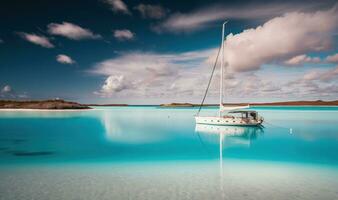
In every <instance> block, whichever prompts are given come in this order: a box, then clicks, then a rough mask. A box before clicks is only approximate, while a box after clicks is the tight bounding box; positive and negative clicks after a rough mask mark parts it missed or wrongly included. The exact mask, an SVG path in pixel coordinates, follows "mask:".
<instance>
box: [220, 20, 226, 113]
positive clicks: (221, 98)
mask: <svg viewBox="0 0 338 200" xmlns="http://www.w3.org/2000/svg"><path fill="white" fill-rule="evenodd" d="M226 23H227V21H225V22H224V23H223V27H222V47H221V78H220V87H219V116H220V117H221V115H222V106H223V65H224V28H225V24H226Z"/></svg>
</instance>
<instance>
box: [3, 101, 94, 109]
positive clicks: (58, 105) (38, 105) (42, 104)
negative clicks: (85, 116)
mask: <svg viewBox="0 0 338 200" xmlns="http://www.w3.org/2000/svg"><path fill="white" fill-rule="evenodd" d="M0 109H46V110H66V109H67V110H71V109H91V108H90V107H89V106H87V105H83V104H79V103H76V102H70V101H64V100H59V99H57V100H42V101H13V100H0Z"/></svg>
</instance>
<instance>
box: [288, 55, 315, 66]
mask: <svg viewBox="0 0 338 200" xmlns="http://www.w3.org/2000/svg"><path fill="white" fill-rule="evenodd" d="M319 62H320V58H319V57H310V56H307V55H305V54H302V55H298V56H295V57H292V58H290V59H289V60H286V61H285V62H284V63H285V64H286V65H302V64H304V63H319Z"/></svg>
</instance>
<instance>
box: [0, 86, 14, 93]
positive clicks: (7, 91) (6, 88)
mask: <svg viewBox="0 0 338 200" xmlns="http://www.w3.org/2000/svg"><path fill="white" fill-rule="evenodd" d="M1 92H2V93H9V92H12V87H11V86H10V85H5V86H4V87H3V88H2V90H1Z"/></svg>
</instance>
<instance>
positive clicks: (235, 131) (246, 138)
mask: <svg viewBox="0 0 338 200" xmlns="http://www.w3.org/2000/svg"><path fill="white" fill-rule="evenodd" d="M195 131H196V132H198V133H202V134H212V135H214V134H219V135H220V137H222V142H223V143H225V146H238V145H239V146H243V145H245V146H250V142H251V140H253V139H256V138H257V136H258V135H260V134H262V133H263V129H262V128H261V127H258V126H252V127H248V126H216V125H208V124H196V126H195ZM225 138H226V140H225ZM224 140H225V141H224Z"/></svg>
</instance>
